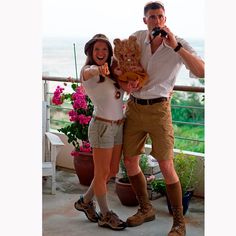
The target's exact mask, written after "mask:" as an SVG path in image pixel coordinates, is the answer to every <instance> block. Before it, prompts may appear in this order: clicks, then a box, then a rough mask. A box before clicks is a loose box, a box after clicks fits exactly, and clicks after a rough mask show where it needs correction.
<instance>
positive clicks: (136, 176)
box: [124, 156, 156, 227]
mask: <svg viewBox="0 0 236 236" xmlns="http://www.w3.org/2000/svg"><path fill="white" fill-rule="evenodd" d="M124 163H125V167H126V169H127V173H128V176H129V180H130V183H131V185H132V188H133V190H134V192H135V194H136V197H137V199H138V202H139V206H140V209H138V212H137V213H136V214H135V215H133V216H131V217H129V218H128V219H127V221H126V222H127V225H128V226H130V227H132V226H138V225H141V224H142V223H144V222H147V221H151V220H154V219H155V213H156V210H155V209H154V208H153V206H152V204H151V203H150V200H149V196H148V192H147V181H146V178H145V176H144V174H143V172H142V171H141V169H140V167H139V156H135V157H125V159H124Z"/></svg>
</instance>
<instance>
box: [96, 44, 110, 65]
mask: <svg viewBox="0 0 236 236" xmlns="http://www.w3.org/2000/svg"><path fill="white" fill-rule="evenodd" d="M108 56H109V50H108V46H107V44H106V43H105V42H103V41H97V42H96V43H95V44H94V47H93V60H94V62H95V63H96V64H97V65H98V66H101V65H103V64H104V63H105V62H107V59H108Z"/></svg>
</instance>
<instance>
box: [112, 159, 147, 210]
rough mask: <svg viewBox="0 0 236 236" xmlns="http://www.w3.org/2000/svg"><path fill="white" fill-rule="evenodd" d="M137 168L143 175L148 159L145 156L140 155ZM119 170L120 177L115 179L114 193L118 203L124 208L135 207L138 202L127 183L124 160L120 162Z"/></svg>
mask: <svg viewBox="0 0 236 236" xmlns="http://www.w3.org/2000/svg"><path fill="white" fill-rule="evenodd" d="M139 166H140V168H141V170H142V171H143V173H145V170H146V169H147V168H148V159H147V156H146V155H145V154H143V155H141V157H140V161H139ZM120 169H121V177H120V178H116V182H115V184H116V193H117V196H118V198H119V199H120V202H121V203H122V204H123V205H125V206H137V205H138V204H139V203H138V200H137V198H136V194H135V193H134V191H133V189H132V186H131V184H130V182H129V178H128V175H127V171H126V168H125V165H124V160H123V159H121V161H120Z"/></svg>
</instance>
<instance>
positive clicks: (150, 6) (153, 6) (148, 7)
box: [144, 1, 165, 16]
mask: <svg viewBox="0 0 236 236" xmlns="http://www.w3.org/2000/svg"><path fill="white" fill-rule="evenodd" d="M160 8H162V9H163V10H164V11H165V7H164V4H163V3H162V2H160V1H155V2H148V3H146V5H145V6H144V15H145V16H146V14H147V12H148V11H149V10H155V9H160Z"/></svg>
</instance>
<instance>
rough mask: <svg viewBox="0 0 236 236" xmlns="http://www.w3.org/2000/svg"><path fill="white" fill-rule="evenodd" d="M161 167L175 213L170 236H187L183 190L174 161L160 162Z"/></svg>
mask: <svg viewBox="0 0 236 236" xmlns="http://www.w3.org/2000/svg"><path fill="white" fill-rule="evenodd" d="M159 166H160V169H161V171H162V174H163V176H164V178H165V182H166V192H167V196H168V198H169V200H170V203H171V208H172V211H173V226H172V228H171V230H170V232H169V234H168V236H185V235H186V229H185V222H184V216H183V206H182V189H181V185H180V182H179V178H178V176H177V174H176V172H175V169H174V163H173V160H172V159H170V160H165V161H160V162H159Z"/></svg>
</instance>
